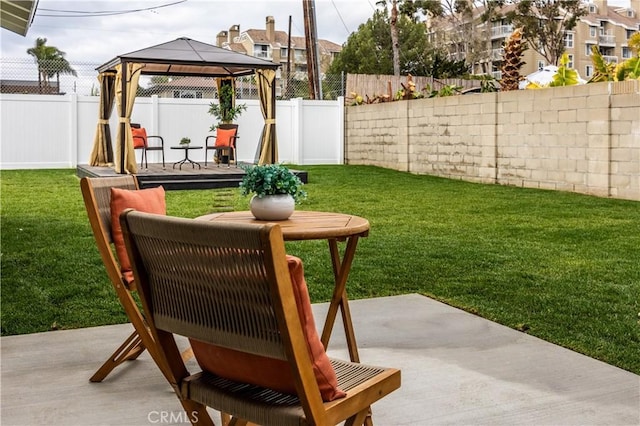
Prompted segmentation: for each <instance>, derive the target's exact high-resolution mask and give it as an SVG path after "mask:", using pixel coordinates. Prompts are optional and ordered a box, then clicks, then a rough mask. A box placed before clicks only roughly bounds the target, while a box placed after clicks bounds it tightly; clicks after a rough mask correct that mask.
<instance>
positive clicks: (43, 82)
mask: <svg viewBox="0 0 640 426" xmlns="http://www.w3.org/2000/svg"><path fill="white" fill-rule="evenodd" d="M27 53H28V54H29V55H31V56H33V57H34V59H35V61H36V63H37V64H38V87H39V88H40V93H42V91H43V90H42V89H43V87H50V86H51V84H50V80H51V78H52V77H54V76H55V77H56V78H57V83H58V92H59V91H60V74H70V75H73V76H77V75H78V73H76V71H75V70H74V69H73V68H72V67H71V64H69V61H67V60H66V59H65V55H66V53H64V52H63V51H61V50H60V49H58V48H57V47H55V46H47V39H46V38H37V39H36V44H35V46H34V47H31V48H29V49H27Z"/></svg>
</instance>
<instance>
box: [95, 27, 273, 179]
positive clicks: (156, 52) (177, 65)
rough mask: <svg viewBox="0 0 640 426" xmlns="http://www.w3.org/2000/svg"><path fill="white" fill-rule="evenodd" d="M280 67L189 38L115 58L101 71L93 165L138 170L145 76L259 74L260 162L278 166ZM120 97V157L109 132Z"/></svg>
mask: <svg viewBox="0 0 640 426" xmlns="http://www.w3.org/2000/svg"><path fill="white" fill-rule="evenodd" d="M279 66H280V65H278V64H276V63H274V62H270V61H266V60H264V59H260V58H255V57H253V56H248V55H244V54H242V53H237V52H233V51H231V50H227V49H223V48H220V47H217V46H213V45H210V44H206V43H202V42H199V41H196V40H191V39H189V38H184V37H183V38H178V39H176V40H173V41H170V42H167V43H162V44H158V45H156V46H151V47H148V48H145V49H142V50H137V51H135V52H131V53H126V54H123V55H119V56H117V57H115V58H114V59H112V60H111V61H109V62H107V63H105V64H103V65H101V66H100V67H98V68H97V70H98V71H99V73H100V75H99V77H98V79H99V80H100V82H101V90H100V111H99V120H98V125H97V129H96V136H95V139H94V147H93V150H92V153H91V158H90V159H89V164H90V165H92V166H111V165H115V171H116V172H117V173H121V174H125V173H132V174H133V173H136V172H137V165H136V159H135V154H134V149H133V138H132V136H131V123H130V120H131V112H132V110H133V104H134V101H135V96H136V90H137V88H138V80H139V78H140V75H142V74H149V75H178V76H208V77H218V78H229V77H231V78H235V77H241V76H245V75H250V74H253V73H255V74H256V80H257V83H258V92H259V94H260V107H261V109H262V115H263V117H264V128H263V130H262V136H261V140H260V145H259V146H260V154H259V160H258V163H259V164H269V163H276V162H277V161H278V146H277V140H276V115H275V114H276V108H275V99H276V97H275V75H276V69H277V68H278V67H279ZM114 88H115V90H114ZM114 99H115V100H116V103H117V105H118V116H119V119H118V131H117V135H116V149H115V157H114V155H113V151H112V149H111V140H110V139H111V137H110V129H109V117H110V115H111V110H112V109H113V100H114Z"/></svg>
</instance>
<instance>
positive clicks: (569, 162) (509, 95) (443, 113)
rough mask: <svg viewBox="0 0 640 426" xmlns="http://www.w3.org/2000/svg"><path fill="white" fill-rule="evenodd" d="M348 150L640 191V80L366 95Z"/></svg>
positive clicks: (481, 176)
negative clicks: (397, 96)
mask: <svg viewBox="0 0 640 426" xmlns="http://www.w3.org/2000/svg"><path fill="white" fill-rule="evenodd" d="M345 116H346V130H345V160H346V162H347V163H348V164H369V165H376V166H381V167H386V168H391V169H396V170H401V171H407V172H411V173H418V174H430V175H436V176H443V177H448V178H458V179H464V180H468V181H474V182H483V183H498V184H503V185H516V186H522V187H533V188H544V189H553V190H562V191H572V192H579V193H583V194H591V195H597V196H603V197H608V196H610V197H615V198H622V199H630V200H640V81H629V82H621V83H596V84H587V85H583V86H570V87H559V88H549V89H544V90H522V91H513V92H501V93H486V94H474V95H465V96H452V97H445V98H433V99H418V100H412V101H399V102H390V103H383V104H373V105H360V106H353V107H348V108H347V110H346V115H345Z"/></svg>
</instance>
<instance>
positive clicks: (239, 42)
mask: <svg viewBox="0 0 640 426" xmlns="http://www.w3.org/2000/svg"><path fill="white" fill-rule="evenodd" d="M639 1H640V0H639ZM216 45H217V46H219V47H223V48H226V49H229V50H233V51H235V52H240V53H245V54H247V55H251V56H255V57H256V58H262V59H267V60H270V61H273V62H276V63H279V64H281V65H282V66H281V67H280V68H279V70H278V71H277V75H276V77H277V78H278V79H280V82H281V83H280V86H282V84H283V80H284V79H283V78H282V77H283V76H285V74H284V73H286V71H287V61H288V57H289V55H288V53H289V52H288V50H287V49H288V45H289V37H288V34H287V32H286V31H278V30H276V21H275V19H274V18H273V16H267V17H266V25H265V29H249V30H246V31H240V25H232V26H231V27H230V28H229V30H228V31H220V32H219V33H218V34H217V36H216ZM291 50H292V52H291V63H290V64H289V69H290V70H291V78H293V79H296V80H304V79H306V78H307V46H306V40H305V38H304V37H297V36H292V37H291ZM341 50H342V46H340V45H339V44H336V43H333V42H331V41H329V40H324V39H319V40H318V57H319V59H320V63H319V67H320V72H321V73H322V74H324V73H325V72H326V70H327V68H329V65H330V64H331V62H332V61H333V59H334V58H335V57H336V55H337V54H338V53H339V52H340V51H341Z"/></svg>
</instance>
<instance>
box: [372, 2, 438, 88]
mask: <svg viewBox="0 0 640 426" xmlns="http://www.w3.org/2000/svg"><path fill="white" fill-rule="evenodd" d="M387 4H391V20H390V21H389V23H390V27H391V50H392V52H393V75H395V76H396V77H398V76H400V42H399V37H398V19H399V17H402V16H404V17H407V18H409V19H411V20H412V21H413V22H417V21H418V17H417V13H418V12H422V13H423V14H427V13H431V14H433V15H441V14H442V5H441V4H440V2H437V1H432V0H378V1H377V2H376V5H378V6H383V7H385V8H386V7H387Z"/></svg>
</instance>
